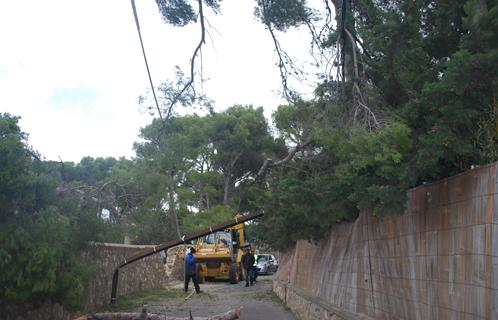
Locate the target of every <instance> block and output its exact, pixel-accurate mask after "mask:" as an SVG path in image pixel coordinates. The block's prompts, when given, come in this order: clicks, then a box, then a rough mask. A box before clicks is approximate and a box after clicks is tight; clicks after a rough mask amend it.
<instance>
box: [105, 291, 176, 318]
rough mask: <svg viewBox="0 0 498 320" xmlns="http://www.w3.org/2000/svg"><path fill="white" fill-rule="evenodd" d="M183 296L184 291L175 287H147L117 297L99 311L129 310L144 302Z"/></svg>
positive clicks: (140, 305)
mask: <svg viewBox="0 0 498 320" xmlns="http://www.w3.org/2000/svg"><path fill="white" fill-rule="evenodd" d="M185 296H186V293H185V292H183V290H182V289H177V288H166V289H147V290H143V291H140V292H134V293H131V294H129V295H125V296H122V297H119V298H118V300H117V301H116V303H115V304H109V305H105V306H102V308H101V309H100V310H99V312H130V311H134V310H136V309H140V307H142V306H143V305H144V304H145V303H150V302H156V301H160V300H163V299H174V298H184V297H185Z"/></svg>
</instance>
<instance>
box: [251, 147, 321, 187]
mask: <svg viewBox="0 0 498 320" xmlns="http://www.w3.org/2000/svg"><path fill="white" fill-rule="evenodd" d="M310 144H311V139H307V140H306V141H305V142H303V143H301V144H298V145H297V146H295V147H294V148H292V149H291V150H290V152H289V153H288V154H287V155H286V156H285V157H284V158H282V159H280V160H278V161H273V159H266V160H265V161H264V162H263V165H262V166H261V168H260V169H259V170H258V173H257V174H256V178H255V180H257V179H259V178H261V177H262V176H263V175H264V174H265V173H266V171H267V170H268V169H270V168H273V167H277V166H280V165H283V164H285V163H287V162H289V161H291V160H292V159H293V158H294V156H295V155H296V153H298V152H299V151H301V150H302V149H304V148H305V147H307V146H308V145H310Z"/></svg>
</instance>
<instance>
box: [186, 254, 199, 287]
mask: <svg viewBox="0 0 498 320" xmlns="http://www.w3.org/2000/svg"><path fill="white" fill-rule="evenodd" d="M194 253H195V248H190V252H189V253H188V254H187V255H186V256H185V286H184V288H185V292H187V291H188V283H189V282H190V279H191V278H192V282H193V283H194V287H195V292H197V293H201V288H200V287H199V282H198V281H197V266H196V264H197V260H196V259H195V256H194Z"/></svg>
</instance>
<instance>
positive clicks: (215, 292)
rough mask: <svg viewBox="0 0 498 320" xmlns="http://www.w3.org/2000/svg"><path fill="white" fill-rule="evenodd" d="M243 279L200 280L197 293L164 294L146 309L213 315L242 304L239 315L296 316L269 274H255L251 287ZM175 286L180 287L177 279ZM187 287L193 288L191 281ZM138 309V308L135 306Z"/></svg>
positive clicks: (289, 319)
mask: <svg viewBox="0 0 498 320" xmlns="http://www.w3.org/2000/svg"><path fill="white" fill-rule="evenodd" d="M244 285H245V282H239V283H238V284H229V283H228V282H206V283H202V284H201V290H202V291H203V292H202V293H200V294H196V293H194V294H192V295H191V296H190V298H188V299H185V297H187V296H188V294H190V293H191V291H189V293H186V294H185V295H184V296H181V297H173V298H165V299H161V300H157V301H154V302H150V303H148V306H147V311H148V312H150V313H156V314H164V315H169V316H182V317H185V316H188V315H189V312H192V315H193V316H212V315H216V314H220V313H225V312H227V311H228V310H230V309H234V308H238V307H242V314H241V319H243V320H256V319H260V320H265V319H272V320H273V319H282V320H295V319H296V317H295V316H294V315H293V314H292V313H291V312H290V311H289V310H287V309H286V308H285V307H284V305H283V304H282V303H281V302H280V300H279V299H278V297H277V296H276V295H275V294H274V293H273V291H272V279H271V277H270V276H263V277H261V276H260V277H258V281H257V282H256V283H255V284H254V285H253V286H250V287H245V286H244ZM172 286H173V287H174V288H179V289H181V288H183V284H182V283H180V282H178V283H175V284H173V285H172ZM190 287H191V288H189V290H193V288H192V283H190ZM135 311H136V312H140V311H141V308H140V309H136V310H135Z"/></svg>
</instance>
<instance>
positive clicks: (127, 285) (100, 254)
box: [0, 243, 168, 320]
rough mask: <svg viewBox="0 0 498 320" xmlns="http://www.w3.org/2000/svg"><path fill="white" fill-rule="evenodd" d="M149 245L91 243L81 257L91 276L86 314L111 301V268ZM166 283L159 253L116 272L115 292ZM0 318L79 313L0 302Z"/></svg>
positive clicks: (63, 317)
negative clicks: (86, 262)
mask: <svg viewBox="0 0 498 320" xmlns="http://www.w3.org/2000/svg"><path fill="white" fill-rule="evenodd" d="M151 247H153V246H137V245H123V244H111V243H93V244H91V246H90V249H89V251H88V252H86V253H85V254H84V257H85V258H86V259H88V261H89V266H94V267H95V274H94V276H93V278H92V279H91V280H90V281H89V282H88V284H87V297H86V299H85V301H84V302H83V305H84V307H85V310H86V311H94V310H96V308H98V307H99V306H102V305H105V304H108V303H109V302H110V299H111V284H112V276H113V273H114V269H115V267H116V266H117V265H119V264H120V263H122V262H123V261H124V259H125V258H126V257H129V256H131V255H133V254H135V253H137V252H139V251H141V250H143V249H145V248H151ZM167 284H168V276H167V274H166V266H165V265H164V264H163V259H162V257H161V254H160V253H158V254H155V255H152V256H149V257H147V258H144V259H142V260H139V261H137V262H134V263H132V264H130V265H128V266H125V267H123V268H122V269H120V272H119V282H118V292H117V295H118V297H119V296H122V295H125V294H129V293H131V292H135V291H140V290H143V289H150V288H164V287H166V285H167ZM0 315H1V317H0V318H1V319H5V320H11V319H12V320H70V319H74V318H76V317H77V316H79V315H81V313H74V312H69V311H67V310H65V309H63V308H62V307H61V306H60V305H57V304H46V305H44V306H42V307H40V308H37V309H33V307H32V306H29V305H14V304H11V303H7V302H5V301H1V300H0Z"/></svg>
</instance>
